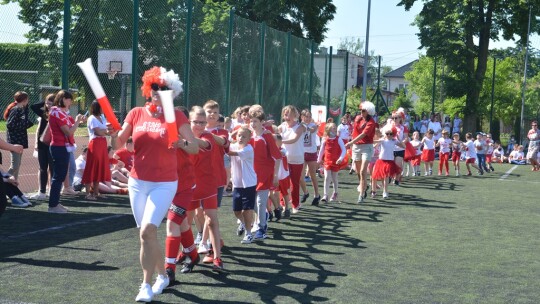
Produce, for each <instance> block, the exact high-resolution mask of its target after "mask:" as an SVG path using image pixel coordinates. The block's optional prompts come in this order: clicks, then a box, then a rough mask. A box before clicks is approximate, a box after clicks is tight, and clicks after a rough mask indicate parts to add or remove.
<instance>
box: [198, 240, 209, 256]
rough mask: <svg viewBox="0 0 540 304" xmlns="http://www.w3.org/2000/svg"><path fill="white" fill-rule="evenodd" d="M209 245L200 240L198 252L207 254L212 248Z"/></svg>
mask: <svg viewBox="0 0 540 304" xmlns="http://www.w3.org/2000/svg"><path fill="white" fill-rule="evenodd" d="M208 247H209V246H207V245H206V244H205V243H204V242H200V243H199V250H197V252H198V253H202V254H205V253H208V251H209V250H210V248H208Z"/></svg>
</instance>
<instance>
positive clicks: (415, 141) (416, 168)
mask: <svg viewBox="0 0 540 304" xmlns="http://www.w3.org/2000/svg"><path fill="white" fill-rule="evenodd" d="M411 145H412V146H413V148H415V149H416V156H415V157H414V158H413V159H411V166H413V173H414V176H420V161H421V159H420V158H421V155H422V150H421V147H422V142H421V141H420V133H419V132H418V131H415V132H414V133H413V135H412V140H411Z"/></svg>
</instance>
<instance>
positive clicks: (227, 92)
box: [222, 8, 235, 114]
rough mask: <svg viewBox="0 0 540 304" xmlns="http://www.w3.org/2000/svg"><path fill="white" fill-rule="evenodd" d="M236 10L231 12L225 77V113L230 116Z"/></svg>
mask: <svg viewBox="0 0 540 304" xmlns="http://www.w3.org/2000/svg"><path fill="white" fill-rule="evenodd" d="M234 16H235V15H234V8H232V9H231V10H230V11H229V36H228V39H229V44H228V45H227V72H226V73H227V74H226V75H225V77H226V79H225V107H224V109H223V110H222V112H223V113H225V114H229V113H231V112H230V108H231V107H230V102H231V70H232V68H231V67H232V48H233V33H234Z"/></svg>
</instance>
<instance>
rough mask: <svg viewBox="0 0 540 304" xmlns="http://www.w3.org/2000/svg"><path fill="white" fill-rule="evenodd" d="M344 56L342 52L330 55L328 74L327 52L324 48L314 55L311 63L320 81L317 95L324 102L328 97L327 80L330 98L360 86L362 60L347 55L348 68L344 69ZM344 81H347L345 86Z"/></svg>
mask: <svg viewBox="0 0 540 304" xmlns="http://www.w3.org/2000/svg"><path fill="white" fill-rule="evenodd" d="M346 56H347V51H344V50H338V51H337V54H332V71H331V73H329V72H328V69H329V65H330V63H329V60H330V58H329V57H328V50H327V49H326V48H321V52H320V53H319V54H315V58H314V63H313V64H314V70H315V74H316V75H317V76H318V78H319V81H320V87H319V89H318V90H319V91H318V93H319V95H320V96H322V97H323V99H324V100H326V98H327V96H328V82H329V78H330V98H339V97H341V96H342V95H343V92H344V91H345V90H348V89H350V88H352V87H355V86H361V85H362V79H363V78H362V77H363V72H364V71H363V67H364V59H363V58H362V57H359V56H357V55H355V54H352V53H349V60H348V66H347V67H345V63H346ZM325 75H326V77H325ZM328 76H331V77H328ZM345 78H346V79H345ZM345 80H346V81H347V85H346V86H345Z"/></svg>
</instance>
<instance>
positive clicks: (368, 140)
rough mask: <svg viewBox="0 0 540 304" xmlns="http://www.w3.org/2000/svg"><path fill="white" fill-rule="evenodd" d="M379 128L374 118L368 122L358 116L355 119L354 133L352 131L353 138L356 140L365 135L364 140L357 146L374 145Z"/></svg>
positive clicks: (358, 142)
mask: <svg viewBox="0 0 540 304" xmlns="http://www.w3.org/2000/svg"><path fill="white" fill-rule="evenodd" d="M376 127H377V123H376V122H375V120H373V118H370V119H369V120H368V121H366V120H364V117H362V115H358V116H357V117H356V118H355V119H354V124H353V131H352V138H353V139H354V138H356V137H357V136H358V135H360V134H365V135H366V136H364V137H363V138H362V139H360V140H359V141H357V142H355V144H357V145H363V144H372V143H373V137H374V136H375V128H376Z"/></svg>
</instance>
